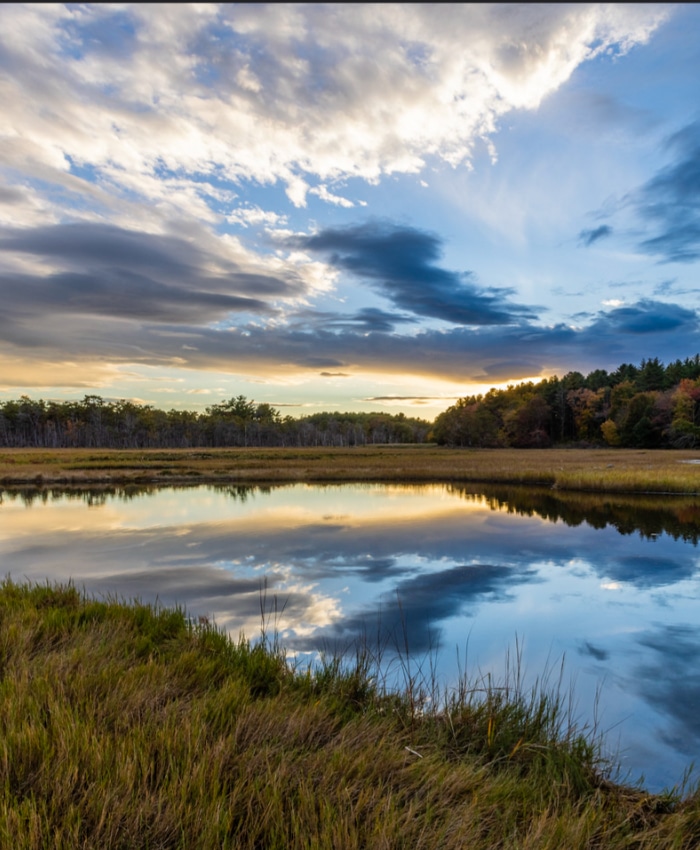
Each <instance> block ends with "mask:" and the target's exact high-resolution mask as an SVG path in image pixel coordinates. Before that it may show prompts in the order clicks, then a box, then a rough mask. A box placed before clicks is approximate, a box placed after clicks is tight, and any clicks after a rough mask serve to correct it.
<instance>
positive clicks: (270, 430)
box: [0, 395, 430, 449]
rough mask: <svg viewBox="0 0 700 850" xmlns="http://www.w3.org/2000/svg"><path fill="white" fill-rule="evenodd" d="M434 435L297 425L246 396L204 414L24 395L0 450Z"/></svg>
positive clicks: (419, 424)
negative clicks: (4, 448)
mask: <svg viewBox="0 0 700 850" xmlns="http://www.w3.org/2000/svg"><path fill="white" fill-rule="evenodd" d="M429 430H430V423H429V422H427V421H425V420H422V419H417V418H412V417H408V416H405V415H404V414H403V413H399V414H395V415H393V414H389V413H314V414H311V415H310V416H304V417H301V418H300V419H294V418H293V417H291V416H282V415H281V414H280V412H279V410H277V409H276V408H274V407H272V406H271V405H269V404H264V403H263V404H256V403H255V402H254V401H251V400H249V399H247V398H246V397H245V396H242V395H240V396H238V397H236V398H231V399H229V400H228V401H223V402H221V403H220V404H215V405H212V406H211V407H208V408H207V409H206V411H205V412H204V413H198V412H194V411H190V410H169V411H164V410H159V409H158V408H155V407H153V406H151V405H148V404H136V403H134V402H131V401H125V400H119V401H109V400H105V399H103V398H101V397H100V396H97V395H86V396H85V397H84V398H83V399H82V401H48V402H47V401H43V400H41V399H40V400H38V401H37V400H33V399H31V398H29V397H28V396H26V395H25V396H22V397H21V398H19V399H17V400H12V401H6V402H4V403H0V446H3V447H8V448H10V447H15V448H28V447H36V448H81V447H84V448H113V449H130V448H137V449H141V448H143V449H150V448H215V447H225V446H228V447H244V446H255V447H266V446H290V447H291V446H298V447H303V446H364V445H368V444H373V443H420V442H424V441H425V439H426V436H427V434H428V432H429Z"/></svg>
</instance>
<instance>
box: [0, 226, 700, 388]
mask: <svg viewBox="0 0 700 850" xmlns="http://www.w3.org/2000/svg"><path fill="white" fill-rule="evenodd" d="M328 234H330V236H329V235H328ZM334 234H335V235H337V234H340V235H341V236H343V238H345V237H348V235H349V246H350V247H348V248H347V250H346V251H345V253H344V254H343V257H344V259H343V261H342V262H347V263H348V264H349V265H350V266H353V267H356V268H358V270H361V269H360V265H361V264H364V265H363V266H362V267H363V268H364V267H367V268H368V269H370V272H371V275H374V277H372V278H371V281H372V282H373V283H374V284H376V285H377V286H379V283H378V282H377V281H378V280H379V278H378V277H377V276H378V275H379V274H380V271H381V268H382V263H384V265H385V267H386V269H387V275H388V276H387V278H386V280H388V281H389V282H388V283H387V284H386V286H387V289H386V291H387V292H390V293H393V294H394V295H395V296H396V301H397V302H399V301H401V302H403V301H404V300H406V301H409V302H411V303H414V301H415V299H418V300H420V297H423V296H424V298H425V299H427V300H428V301H429V302H430V304H432V306H433V307H435V305H436V304H438V305H442V306H441V307H440V310H442V308H443V307H444V308H445V314H447V312H448V311H447V305H448V304H449V303H453V302H454V303H455V304H456V305H457V306H459V304H462V306H464V304H465V303H466V302H468V301H470V299H472V296H473V295H474V293H475V291H476V290H475V289H474V288H473V287H469V286H467V285H462V284H461V283H460V282H459V280H458V278H459V276H458V275H455V274H453V273H451V272H446V271H444V270H441V269H440V268H438V267H437V266H436V265H435V264H434V263H433V261H432V260H431V259H430V258H431V257H433V258H434V257H436V256H437V254H438V247H439V246H438V242H437V240H436V239H435V238H434V237H430V236H427V235H426V234H421V233H420V232H419V231H413V230H411V229H410V228H387V227H386V226H384V229H383V230H382V228H381V227H380V229H379V231H378V232H377V234H375V235H374V236H371V235H370V233H369V228H368V227H367V228H362V229H358V228H356V229H354V230H352V231H337V232H336V231H328V232H326V237H327V240H326V242H327V243H328V244H331V243H333V241H334V239H335V235H334ZM411 235H413V236H414V237H415V240H416V241H417V244H418V248H415V246H414V251H413V254H411V253H410V250H409V249H410V248H411V244H412V243H411V239H409V238H408V237H409V236H411ZM321 236H322V235H320V236H319V237H311V238H313V239H316V238H319V239H320V238H321ZM331 237H333V238H331ZM338 238H340V237H338ZM324 244H326V243H324ZM365 244H367V245H369V247H370V248H372V250H369V248H368V250H367V251H366V252H365V253H362V251H361V250H360V248H361V247H362V246H363V245H365ZM404 245H405V246H406V247H407V250H408V251H409V253H408V257H406V258H404V259H403V260H402V259H401V257H400V254H401V251H400V250H399V249H400V248H401V247H402V246H404ZM353 246H354V247H353ZM383 246H384V247H386V246H388V254H387V256H386V257H385V256H384V255H383V254H382V250H381V249H382V247H383ZM351 247H353V250H352V251H351V250H350V248H351ZM2 251H6V252H11V253H14V254H16V252H21V253H23V254H29V255H30V256H31V257H32V258H34V259H35V260H36V261H39V262H43V261H45V262H46V265H47V268H48V271H47V272H46V273H45V274H42V273H41V272H40V271H37V272H32V273H27V272H25V273H22V274H10V273H8V272H7V271H5V272H3V273H2V275H1V276H0V291H1V293H2V300H3V309H2V311H0V353H2V354H3V355H5V356H7V357H14V358H22V359H23V360H24V362H28V359H29V360H30V361H32V362H34V361H35V362H37V363H42V362H56V361H60V362H64V361H66V360H70V361H72V362H76V363H78V362H95V361H102V362H113V363H142V364H149V365H155V364H158V365H161V364H173V363H175V364H178V365H181V366H186V367H187V368H192V369H214V370H219V371H236V372H241V371H242V370H247V369H260V368H262V369H270V370H274V371H275V373H277V374H280V373H284V371H285V370H298V369H312V370H314V371H316V372H325V373H326V375H325V377H336V376H338V377H339V376H340V375H338V374H337V373H341V375H348V374H350V373H353V372H356V371H357V370H359V369H361V370H363V371H365V372H368V371H370V372H371V371H374V372H381V373H391V372H396V373H401V374H414V375H423V376H427V377H440V378H446V379H452V380H455V381H463V382H469V383H472V382H484V383H488V382H494V383H496V382H500V381H503V380H510V381H513V380H518V379H522V378H531V377H535V376H537V375H541V374H546V373H547V372H549V371H553V370H556V371H557V372H558V373H559V374H563V373H565V372H566V371H568V370H570V369H577V370H579V371H583V372H586V371H587V370H591V369H596V368H607V369H610V368H614V367H615V366H617V365H618V364H619V363H622V362H637V361H639V360H641V359H642V358H644V357H648V356H649V352H650V351H651V350H653V352H654V355H655V356H657V357H659V358H660V359H661V360H666V361H668V360H673V359H676V358H677V357H686V356H688V353H689V352H695V351H698V350H700V336H699V335H698V321H697V314H696V313H695V311H693V310H690V309H687V308H684V307H681V306H679V305H677V304H673V303H670V302H668V301H663V302H662V301H658V300H651V299H647V300H642V301H639V302H638V303H636V304H629V305H625V306H623V307H619V308H616V309H613V310H608V311H605V312H601V313H599V314H597V315H595V316H592V317H587V324H586V326H585V327H583V328H579V329H574V328H572V327H570V326H569V325H566V324H558V325H553V326H549V327H543V326H537V325H535V324H534V323H532V322H529V321H525V320H522V321H519V322H517V323H515V324H509V325H497V324H492V325H486V326H482V327H452V328H449V329H444V330H436V329H423V330H420V329H416V330H414V331H412V332H411V333H410V334H406V333H400V332H399V331H398V329H397V325H399V324H406V323H416V322H417V319H416V318H414V317H413V316H407V315H406V314H403V313H402V312H400V311H399V310H397V311H390V310H380V309H377V308H373V307H368V308H364V309H361V310H358V311H356V312H354V313H350V314H348V315H345V316H343V315H341V314H338V313H330V312H329V313H321V312H315V311H313V310H310V309H307V310H305V311H302V312H298V313H296V314H292V315H291V316H290V318H289V321H288V323H286V324H285V323H283V322H281V321H277V322H275V324H274V326H272V325H270V326H265V325H264V324H263V323H258V322H256V323H248V324H245V323H239V325H238V326H237V327H232V326H231V325H230V323H229V324H226V325H223V326H216V325H215V324H214V323H215V322H220V321H222V320H224V319H225V318H226V317H227V316H228V315H230V314H231V313H232V312H238V313H240V312H245V313H249V314H257V315H263V316H264V315H266V314H268V315H269V314H271V313H273V311H274V308H273V307H272V306H271V304H270V303H269V302H268V300H267V299H268V298H269V297H274V296H276V295H278V294H286V295H296V294H300V293H302V292H303V291H304V284H303V281H301V280H300V279H298V278H297V277H295V273H294V272H293V271H291V272H289V274H288V275H287V276H285V277H283V276H282V275H280V276H279V277H274V276H266V275H261V274H254V273H251V272H249V271H246V270H243V269H240V268H238V267H236V265H235V264H234V263H233V262H231V261H229V260H226V259H222V258H221V257H220V256H212V255H210V254H208V253H206V252H205V251H204V249H198V248H197V246H196V245H193V244H192V243H191V241H189V240H187V239H180V238H177V237H173V236H158V235H152V234H139V233H134V232H132V231H126V230H123V229H120V228H116V227H112V226H107V225H94V224H85V225H80V226H78V225H60V226H54V227H41V228H30V229H26V230H22V231H19V230H17V229H4V230H1V229H0V252H2ZM372 263H374V266H372ZM402 263H403V264H404V265H405V266H406V269H407V271H406V273H405V276H404V277H403V278H401V277H400V275H399V271H400V267H401V264H402ZM370 266H372V268H370ZM212 269H214V270H215V271H212ZM421 269H422V270H423V271H424V272H425V274H426V276H427V283H426V285H425V286H423V288H422V290H421V284H420V281H419V278H420V275H419V271H420V270H421ZM285 274H287V273H285ZM389 275H393V277H389ZM431 275H432V278H431ZM382 280H384V279H382ZM383 285H384V284H382V286H383ZM421 292H422V293H423V296H420V293H421ZM419 296H420V297H419ZM484 298H486V300H485V301H484V299H483V298H482V296H481V295H478V294H477V295H476V296H475V300H474V299H472V300H471V301H470V303H471V304H472V307H474V304H477V305H479V310H483V311H485V312H484V313H483V314H482V319H483V320H484V321H486V314H487V313H489V310H490V311H492V312H491V313H489V315H490V316H491V319H493V318H494V315H495V314H494V313H493V311H494V310H496V309H497V308H496V301H495V296H493V295H489V296H488V297H486V296H484ZM411 299H414V301H411ZM480 299H481V300H480ZM487 303H488V305H490V306H488V309H487ZM426 304H427V302H426ZM414 306H415V307H416V309H418V304H417V301H415V303H414ZM501 306H502V307H503V309H504V310H505V311H506V312H507V311H508V310H509V309H510V308H509V307H508V305H507V304H505V302H503V303H502V305H501ZM421 309H422V308H421ZM426 309H427V310H428V311H429V309H430V307H429V306H427V307H426ZM460 309H461V308H460ZM465 309H466V308H465ZM474 309H476V308H474ZM437 312H439V310H437ZM57 317H60V320H58V321H57V320H56V319H57ZM462 318H466V317H465V316H464V315H462ZM502 318H503V317H502ZM521 318H522V317H521ZM23 374H24V377H21V376H19V377H17V378H16V379H15V378H13V377H12V376H11V375H10V374H6V375H5V377H4V380H5V383H6V384H8V385H10V384H12V383H13V381H14V382H15V383H16V385H22V384H26V381H27V378H26V370H25V373H23Z"/></svg>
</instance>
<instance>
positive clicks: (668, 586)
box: [0, 485, 700, 788]
mask: <svg viewBox="0 0 700 850" xmlns="http://www.w3.org/2000/svg"><path fill="white" fill-rule="evenodd" d="M2 496H3V498H2V505H1V506H0V557H1V558H2V566H3V572H4V573H9V574H11V575H12V576H13V577H14V578H15V579H17V580H21V579H23V578H27V579H30V580H33V581H43V580H45V579H47V578H48V579H49V580H52V581H54V580H55V581H66V580H69V579H70V580H72V581H74V582H75V584H76V585H78V586H84V587H85V588H86V590H88V591H89V592H90V593H98V594H105V595H112V596H114V595H116V596H118V597H120V598H134V597H137V598H141V599H144V600H146V601H151V600H154V599H156V598H157V599H159V600H160V601H162V602H163V603H165V604H181V605H184V606H185V607H186V608H187V609H188V610H189V611H190V612H191V613H192V614H193V615H195V616H196V615H199V614H206V615H208V616H210V617H211V616H213V617H215V618H216V621H217V622H218V623H219V625H221V626H222V627H224V628H227V629H229V630H231V631H232V632H233V633H234V634H238V633H239V631H241V630H243V631H245V633H246V634H248V635H250V636H254V635H256V634H257V633H258V630H259V627H260V619H261V587H263V585H264V586H265V587H266V588H267V590H266V593H267V605H268V608H272V607H274V600H275V599H276V600H277V613H276V615H275V618H276V619H275V622H276V625H277V627H278V628H279V629H280V631H281V634H282V638H283V641H284V643H285V645H286V646H288V647H289V648H290V650H292V651H295V652H309V651H313V650H317V649H318V648H319V647H320V646H326V647H328V646H331V647H333V646H345V645H347V644H349V643H352V641H354V640H356V639H357V638H358V636H363V635H364V636H366V635H376V639H377V640H378V641H381V642H382V645H383V646H384V647H385V649H386V651H387V652H391V649H392V647H394V646H396V647H401V648H403V647H405V646H406V645H408V646H409V648H410V651H411V652H412V653H415V654H417V655H419V656H420V655H421V654H422V653H426V652H429V651H431V650H433V649H434V648H435V647H436V646H437V645H438V644H439V645H441V646H442V647H443V650H442V652H441V653H440V655H439V664H440V666H439V673H440V675H441V676H442V677H444V679H445V680H446V681H449V680H450V678H454V676H456V674H457V650H459V652H460V654H461V658H462V663H464V658H465V656H466V657H467V664H468V666H469V665H471V668H472V669H474V668H477V667H478V668H479V669H480V670H482V671H485V670H494V671H495V672H496V673H498V672H500V671H502V670H503V663H504V657H505V652H506V650H507V649H508V648H512V647H513V644H514V641H515V639H516V636H517V637H518V639H519V640H520V641H521V642H524V646H525V652H524V661H525V663H526V665H527V668H528V669H529V670H530V671H531V672H532V675H533V676H534V675H537V674H539V673H540V672H541V671H542V669H543V668H544V667H545V666H547V664H550V665H551V663H552V661H553V660H556V659H557V658H558V657H560V656H561V655H566V659H567V661H566V665H567V669H568V670H569V672H570V673H571V674H572V676H575V678H576V692H577V694H578V695H579V701H580V708H581V711H582V714H583V715H584V716H585V714H586V712H587V711H589V710H592V708H593V701H594V695H595V692H596V688H597V686H598V684H599V683H600V682H601V681H604V683H605V684H604V687H603V698H602V700H603V701H602V704H601V705H600V706H599V708H600V713H601V715H602V726H603V728H612V729H615V730H616V731H615V734H617V733H618V731H619V735H620V745H621V748H622V751H623V757H624V764H625V766H626V767H628V768H629V769H630V771H631V775H632V778H636V777H637V776H638V775H639V774H640V773H644V774H645V775H646V784H647V785H648V786H649V787H651V788H660V787H661V786H663V785H667V784H672V783H673V782H675V781H677V780H679V779H680V777H681V775H682V773H683V770H684V768H685V767H686V765H687V764H688V762H689V761H691V760H692V759H693V758H694V757H695V756H696V754H697V751H698V747H699V746H700V719H699V718H700V711H698V706H699V704H700V660H699V659H700V653H699V652H698V650H700V627H699V626H698V625H697V623H698V621H699V618H698V612H699V611H700V598H699V590H700V583H699V582H698V556H697V549H696V545H697V540H698V533H700V503H699V502H698V501H697V500H695V499H691V498H685V499H670V498H667V497H665V498H664V499H663V500H661V501H660V500H654V499H650V498H621V497H620V498H618V497H614V498H613V497H605V498H602V499H601V498H599V497H595V496H592V495H580V494H579V495H575V494H557V493H555V492H553V491H551V490H550V491H536V490H521V489H517V488H483V489H482V490H480V491H479V492H474V490H473V489H470V488H461V487H455V486H438V485H431V486H419V487H408V486H384V485H363V486H361V485H353V486H328V487H313V486H307V485H286V486H280V487H266V488H261V487H245V486H235V487H226V488H223V487H213V486H209V487H198V488H193V487H182V488H168V489H157V488H154V487H151V488H137V487H128V488H111V489H104V490H100V491H96V490H79V489H74V490H70V491H63V490H61V491H59V490H51V489H44V490H24V491H12V492H8V491H6V492H5V493H3V494H2Z"/></svg>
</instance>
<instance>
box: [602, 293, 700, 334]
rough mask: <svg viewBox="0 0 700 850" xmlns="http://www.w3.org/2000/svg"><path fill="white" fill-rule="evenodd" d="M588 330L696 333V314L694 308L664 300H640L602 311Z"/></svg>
mask: <svg viewBox="0 0 700 850" xmlns="http://www.w3.org/2000/svg"><path fill="white" fill-rule="evenodd" d="M592 329H595V330H597V331H600V332H603V331H605V330H607V331H608V332H610V333H614V332H617V333H623V334H651V333H664V332H667V331H678V330H681V329H682V330H684V331H687V332H691V333H697V330H698V317H697V313H696V312H695V311H694V310H688V309H686V308H685V307H680V306H679V305H678V304H669V303H667V302H664V301H652V300H648V299H643V300H642V301H639V302H637V303H636V304H631V305H629V306H625V307H617V308H615V309H614V310H611V311H610V312H609V313H604V314H602V315H601V316H600V317H599V319H598V320H597V321H596V322H594V324H593V325H592Z"/></svg>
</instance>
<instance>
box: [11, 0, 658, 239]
mask: <svg viewBox="0 0 700 850" xmlns="http://www.w3.org/2000/svg"><path fill="white" fill-rule="evenodd" d="M667 14H668V12H667V10H666V9H664V7H662V6H649V7H647V6H644V5H637V6H635V5H629V6H623V5H620V6H616V5H614V4H593V5H584V4H580V5H579V4H572V5H567V6H564V5H562V6H554V7H551V6H543V5H536V4H533V5H521V6H515V7H503V6H499V5H498V4H494V5H485V4H484V5H470V4H465V5H462V6H453V7H449V8H448V7H443V8H442V9H440V10H438V11H437V13H436V10H435V9H434V7H432V6H428V5H422V4H393V5H392V4H389V5H387V6H385V7H380V6H377V5H376V4H360V5H351V4H318V5H316V4H299V5H296V4H285V6H284V7H280V6H279V5H275V6H274V7H268V6H266V5H265V4H248V5H246V4H220V5H217V4H200V5H192V6H190V5H186V4H182V5H177V6H172V7H169V8H168V9H167V11H164V10H163V8H162V7H158V6H149V5H143V4H125V5H111V4H102V5H101V4H95V5H92V6H76V5H69V4H66V5H60V4H55V5H52V6H51V8H50V10H48V9H47V7H45V6H34V7H33V6H32V5H31V4H27V5H24V6H22V5H19V4H10V5H6V6H4V7H3V8H2V12H1V18H0V23H1V24H2V26H0V46H1V48H2V49H0V71H1V72H2V80H3V81H2V86H1V88H0V94H1V95H2V102H3V126H4V128H5V135H4V140H3V142H2V144H1V145H0V163H1V164H2V165H3V166H4V167H5V168H6V169H10V170H11V171H12V173H13V174H14V175H20V177H21V179H25V178H26V179H27V180H28V181H31V182H32V184H33V185H38V181H40V180H41V181H45V182H44V188H45V194H46V196H47V197H49V196H50V195H51V193H52V192H56V191H59V192H60V193H61V203H60V204H59V206H60V207H62V208H63V210H64V211H65V209H66V203H68V204H69V205H71V206H72V209H73V212H74V214H75V215H76V216H78V217H82V216H84V215H85V212H86V207H85V201H86V200H89V203H90V205H91V206H92V204H93V203H94V201H95V197H96V196H95V194H94V193H95V189H94V187H92V188H91V187H90V184H97V186H98V187H99V191H100V192H102V193H104V196H103V197H102V198H101V201H100V203H103V204H106V205H107V207H109V208H110V210H111V214H114V213H115V211H117V210H118V209H119V210H121V213H124V205H126V206H128V205H129V204H130V203H131V202H132V201H134V200H138V201H140V202H142V201H143V200H145V199H147V200H151V201H152V202H153V204H154V205H157V206H158V208H159V210H160V211H161V212H162V211H163V210H165V209H169V210H170V211H171V213H174V212H175V211H177V210H180V211H182V210H185V209H186V210H189V211H192V212H193V213H194V212H195V211H198V214H199V217H202V216H203V215H204V212H205V211H206V210H207V208H209V207H210V208H211V210H212V214H218V213H219V212H221V211H220V210H218V209H217V207H218V203H216V201H217V198H218V197H219V192H218V187H219V186H220V181H221V179H222V178H223V179H226V180H231V181H242V180H249V181H255V182H256V183H259V184H271V183H276V182H281V183H282V184H283V185H284V186H285V187H286V191H287V195H288V197H289V198H290V201H291V202H292V203H293V204H295V205H297V206H304V205H305V203H306V195H307V193H308V192H309V191H314V190H311V189H310V187H311V186H312V185H313V184H314V182H315V181H316V180H317V179H318V180H321V181H322V183H321V184H320V185H319V187H318V192H319V194H320V196H321V197H324V195H323V192H324V191H325V192H326V195H325V200H327V201H328V202H330V203H333V204H337V203H344V199H340V198H339V197H338V196H336V195H334V194H332V193H331V192H330V191H329V190H328V189H325V190H324V189H323V188H322V187H323V186H325V185H326V182H328V183H329V184H330V185H334V182H335V181H337V180H339V179H342V178H347V177H359V178H361V179H364V180H368V181H376V180H377V179H379V178H380V177H381V176H382V175H391V174H396V173H416V172H419V171H421V169H422V168H423V167H424V165H425V163H426V161H427V159H428V158H429V157H437V158H439V159H442V160H443V161H445V162H447V163H449V164H451V165H455V166H456V165H459V164H461V163H465V162H468V161H469V159H470V157H471V156H472V154H473V150H474V146H475V145H476V144H479V143H480V142H481V141H482V140H484V139H486V138H487V137H488V136H489V135H490V134H491V133H493V131H494V129H495V128H496V125H497V122H498V121H499V120H500V119H501V118H502V116H504V115H505V114H507V113H508V112H510V111H512V110H514V109H535V108H537V106H538V105H539V104H540V103H541V102H542V100H543V98H545V97H546V96H547V95H548V94H550V93H551V92H552V91H554V90H556V89H557V88H558V87H560V86H561V85H562V84H564V83H565V82H566V81H567V80H568V79H569V78H570V76H571V74H572V73H573V72H574V71H575V69H576V68H577V67H578V66H579V65H580V64H581V63H583V62H586V61H587V60H589V59H591V58H593V57H595V56H598V55H600V54H601V53H603V52H606V51H610V52H613V53H618V54H619V53H624V52H626V51H627V50H629V49H630V48H631V47H633V46H634V45H636V44H642V43H645V42H646V41H647V40H648V39H649V37H650V35H651V33H652V32H653V31H654V30H655V29H656V27H657V26H658V25H659V23H660V22H661V21H662V20H663V19H664V18H665V16H666V15H667ZM379 57H381V60H380V58H379ZM39 105H41V106H40V107H39ZM311 178H313V179H311ZM48 187H52V188H50V189H49V188H48ZM224 212H226V211H224ZM228 212H231V209H230V208H229V210H228ZM47 214H50V213H49V212H48V211H47ZM129 215H134V216H137V217H138V212H137V211H136V210H135V209H131V211H130V212H129ZM122 223H124V222H122Z"/></svg>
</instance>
